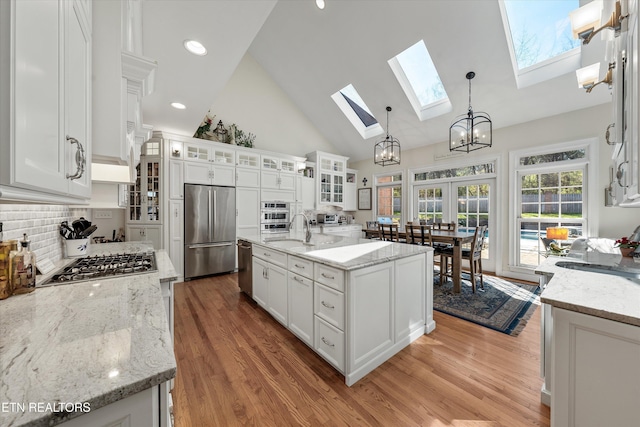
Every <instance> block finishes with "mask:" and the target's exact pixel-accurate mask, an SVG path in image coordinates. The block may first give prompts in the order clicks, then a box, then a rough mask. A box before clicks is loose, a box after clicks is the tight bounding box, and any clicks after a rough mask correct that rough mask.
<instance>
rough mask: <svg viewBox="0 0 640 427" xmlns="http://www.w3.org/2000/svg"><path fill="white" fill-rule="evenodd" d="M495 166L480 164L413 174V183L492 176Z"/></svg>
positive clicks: (491, 163) (492, 164)
mask: <svg viewBox="0 0 640 427" xmlns="http://www.w3.org/2000/svg"><path fill="white" fill-rule="evenodd" d="M495 169H496V165H495V163H493V162H490V163H481V164H478V165H472V166H462V167H457V168H450V169H440V170H431V171H426V172H415V173H414V174H413V180H414V182H416V183H418V182H419V181H428V180H431V179H443V178H458V177H465V176H479V175H490V174H494V173H495V171H496V170H495Z"/></svg>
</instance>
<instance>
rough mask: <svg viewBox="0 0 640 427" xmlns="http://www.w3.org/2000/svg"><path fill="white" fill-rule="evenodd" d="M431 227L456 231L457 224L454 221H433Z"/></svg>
mask: <svg viewBox="0 0 640 427" xmlns="http://www.w3.org/2000/svg"><path fill="white" fill-rule="evenodd" d="M433 229H434V230H448V231H456V230H457V229H458V224H456V223H455V222H435V223H433Z"/></svg>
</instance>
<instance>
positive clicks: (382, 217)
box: [374, 172, 404, 226]
mask: <svg viewBox="0 0 640 427" xmlns="http://www.w3.org/2000/svg"><path fill="white" fill-rule="evenodd" d="M374 185H375V194H376V220H377V221H378V222H381V223H383V222H386V223H393V224H398V225H401V226H404V219H403V210H402V207H403V204H404V202H403V197H402V172H395V173H391V174H385V175H376V177H375V184H374Z"/></svg>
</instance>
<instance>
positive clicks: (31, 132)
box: [0, 0, 92, 203]
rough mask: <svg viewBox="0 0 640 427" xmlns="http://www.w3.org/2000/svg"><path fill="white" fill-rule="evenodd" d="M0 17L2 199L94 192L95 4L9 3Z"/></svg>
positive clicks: (64, 197)
mask: <svg viewBox="0 0 640 427" xmlns="http://www.w3.org/2000/svg"><path fill="white" fill-rule="evenodd" d="M0 23H1V27H2V28H3V29H7V31H6V32H5V34H4V35H5V36H6V37H2V40H0V59H1V60H0V75H3V76H5V77H3V78H2V79H1V80H0V95H1V96H0V98H2V99H3V102H2V104H0V140H1V141H2V145H1V147H2V152H3V155H2V156H0V190H1V192H2V198H3V199H12V200H32V201H44V202H60V203H69V202H72V201H75V202H76V203H77V202H78V200H79V199H88V198H90V197H91V176H90V175H91V171H90V168H89V165H88V164H87V159H90V158H91V153H92V144H91V3H87V2H80V1H77V0H76V1H70V0H68V1H62V0H60V1H56V0H48V1H40V2H25V1H16V0H11V1H2V2H0ZM34 70H37V71H38V72H34Z"/></svg>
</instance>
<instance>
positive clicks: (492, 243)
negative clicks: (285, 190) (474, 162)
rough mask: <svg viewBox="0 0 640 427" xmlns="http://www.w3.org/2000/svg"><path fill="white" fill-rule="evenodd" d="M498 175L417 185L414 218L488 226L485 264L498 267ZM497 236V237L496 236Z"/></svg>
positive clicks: (463, 226) (488, 268)
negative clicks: (496, 194)
mask: <svg viewBox="0 0 640 427" xmlns="http://www.w3.org/2000/svg"><path fill="white" fill-rule="evenodd" d="M494 188H495V178H490V179H483V180H478V179H473V180H458V181H453V182H439V183H436V184H428V185H416V186H414V191H413V218H414V220H417V219H424V220H427V221H428V222H454V221H455V222H456V223H458V229H459V230H473V229H475V227H476V226H478V225H486V226H487V237H486V238H485V246H484V249H483V250H482V268H483V270H486V271H495V258H496V256H495V254H496V245H497V244H498V241H497V239H496V238H495V232H494V233H493V236H492V233H491V230H496V229H497V227H496V224H495V212H496V204H495V203H496V202H495V195H494V194H492V191H493V189H494ZM492 237H493V238H492Z"/></svg>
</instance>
